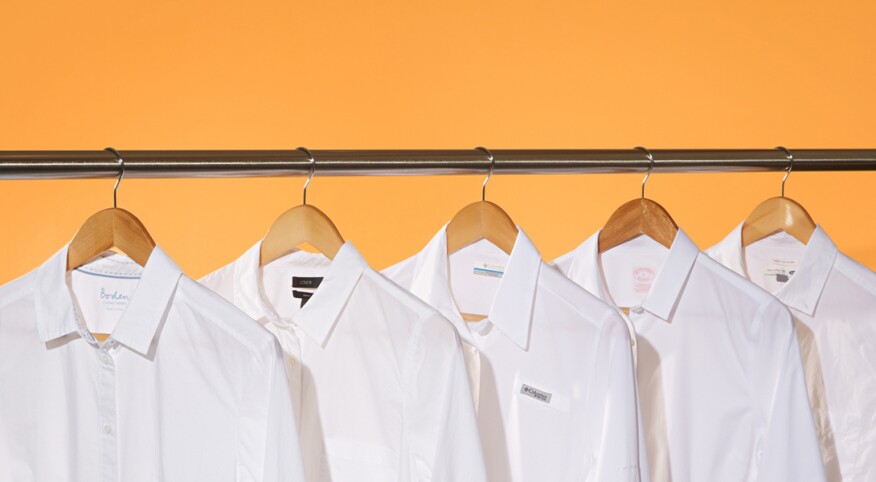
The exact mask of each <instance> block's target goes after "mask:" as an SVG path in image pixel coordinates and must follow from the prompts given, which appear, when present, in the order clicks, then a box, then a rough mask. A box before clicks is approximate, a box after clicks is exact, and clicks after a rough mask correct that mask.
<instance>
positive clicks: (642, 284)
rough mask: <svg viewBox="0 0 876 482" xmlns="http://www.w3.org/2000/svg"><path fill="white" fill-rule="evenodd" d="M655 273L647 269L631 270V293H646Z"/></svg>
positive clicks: (652, 282) (649, 288)
mask: <svg viewBox="0 0 876 482" xmlns="http://www.w3.org/2000/svg"><path fill="white" fill-rule="evenodd" d="M656 277H657V273H656V272H655V271H654V270H653V269H651V268H647V267H639V268H636V269H634V270H633V291H634V292H636V293H648V292H649V291H651V285H652V284H654V278H656Z"/></svg>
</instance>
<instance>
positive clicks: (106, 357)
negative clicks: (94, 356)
mask: <svg viewBox="0 0 876 482" xmlns="http://www.w3.org/2000/svg"><path fill="white" fill-rule="evenodd" d="M100 361H102V362H104V363H109V362H110V357H109V355H107V354H106V353H101V354H100Z"/></svg>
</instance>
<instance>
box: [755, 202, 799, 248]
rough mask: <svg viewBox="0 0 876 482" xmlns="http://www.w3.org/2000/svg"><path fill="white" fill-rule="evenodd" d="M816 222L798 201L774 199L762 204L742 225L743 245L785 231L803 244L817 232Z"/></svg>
mask: <svg viewBox="0 0 876 482" xmlns="http://www.w3.org/2000/svg"><path fill="white" fill-rule="evenodd" d="M815 226H816V224H815V221H813V219H812V216H810V215H809V213H808V212H807V211H806V209H805V208H804V207H803V206H802V205H801V204H800V203H798V202H797V201H794V200H793V199H790V198H787V197H774V198H770V199H767V200H766V201H764V202H762V203H760V204H759V205H758V206H757V207H756V208H754V211H752V212H751V214H750V215H749V216H748V218H747V219H746V220H745V222H744V223H743V225H742V245H743V246H748V245H750V244H752V243H754V242H756V241H759V240H761V239H764V238H766V237H767V236H770V235H772V234H775V233H777V232H779V231H784V232H786V233H788V234H790V235H791V236H793V237H794V238H796V239H797V240H798V241H800V242H801V243H803V244H808V243H809V238H810V237H811V236H812V233H813V232H815Z"/></svg>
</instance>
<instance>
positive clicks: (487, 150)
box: [475, 147, 496, 201]
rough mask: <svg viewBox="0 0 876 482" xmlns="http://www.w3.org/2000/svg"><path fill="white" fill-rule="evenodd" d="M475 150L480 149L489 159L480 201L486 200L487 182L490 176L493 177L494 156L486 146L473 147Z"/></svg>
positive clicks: (494, 167)
mask: <svg viewBox="0 0 876 482" xmlns="http://www.w3.org/2000/svg"><path fill="white" fill-rule="evenodd" d="M475 150H478V151H481V152H483V153H484V154H486V155H487V158H488V159H489V160H490V170H489V172H487V178H486V179H484V184H483V186H481V201H486V200H487V183H488V182H490V178H491V177H493V171H494V170H495V169H496V158H494V157H493V153H492V152H490V150H489V149H487V148H486V147H475Z"/></svg>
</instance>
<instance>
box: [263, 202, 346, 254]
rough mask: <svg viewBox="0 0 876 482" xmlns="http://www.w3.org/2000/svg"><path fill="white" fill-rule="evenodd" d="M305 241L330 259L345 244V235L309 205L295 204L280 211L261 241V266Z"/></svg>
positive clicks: (327, 218) (324, 215)
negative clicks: (284, 210) (282, 211)
mask: <svg viewBox="0 0 876 482" xmlns="http://www.w3.org/2000/svg"><path fill="white" fill-rule="evenodd" d="M303 243H308V244H310V245H311V246H313V247H314V248H316V249H318V250H319V251H320V252H321V253H322V254H324V255H326V256H327V257H328V258H329V259H334V257H335V255H337V254H338V251H340V249H341V246H343V245H344V237H343V236H341V233H340V232H339V231H338V228H337V227H336V226H335V224H334V223H333V222H332V220H331V219H330V218H329V217H328V216H326V214H325V213H323V212H322V211H320V210H319V209H317V208H316V207H314V206H312V205H310V204H303V205H300V206H296V207H294V208H292V209H290V210H288V211H286V212H284V213H283V214H281V215H280V216H279V217H278V218H277V220H276V221H274V224H272V225H271V228H270V229H269V230H268V234H266V235H265V238H264V239H263V240H262V247H261V253H260V255H261V261H260V265H261V266H264V265H266V264H268V263H270V262H271V261H274V260H275V259H277V258H280V257H282V256H283V255H285V254H287V253H289V252H290V251H292V250H293V249H295V248H296V247H297V246H299V245H301V244H303Z"/></svg>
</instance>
